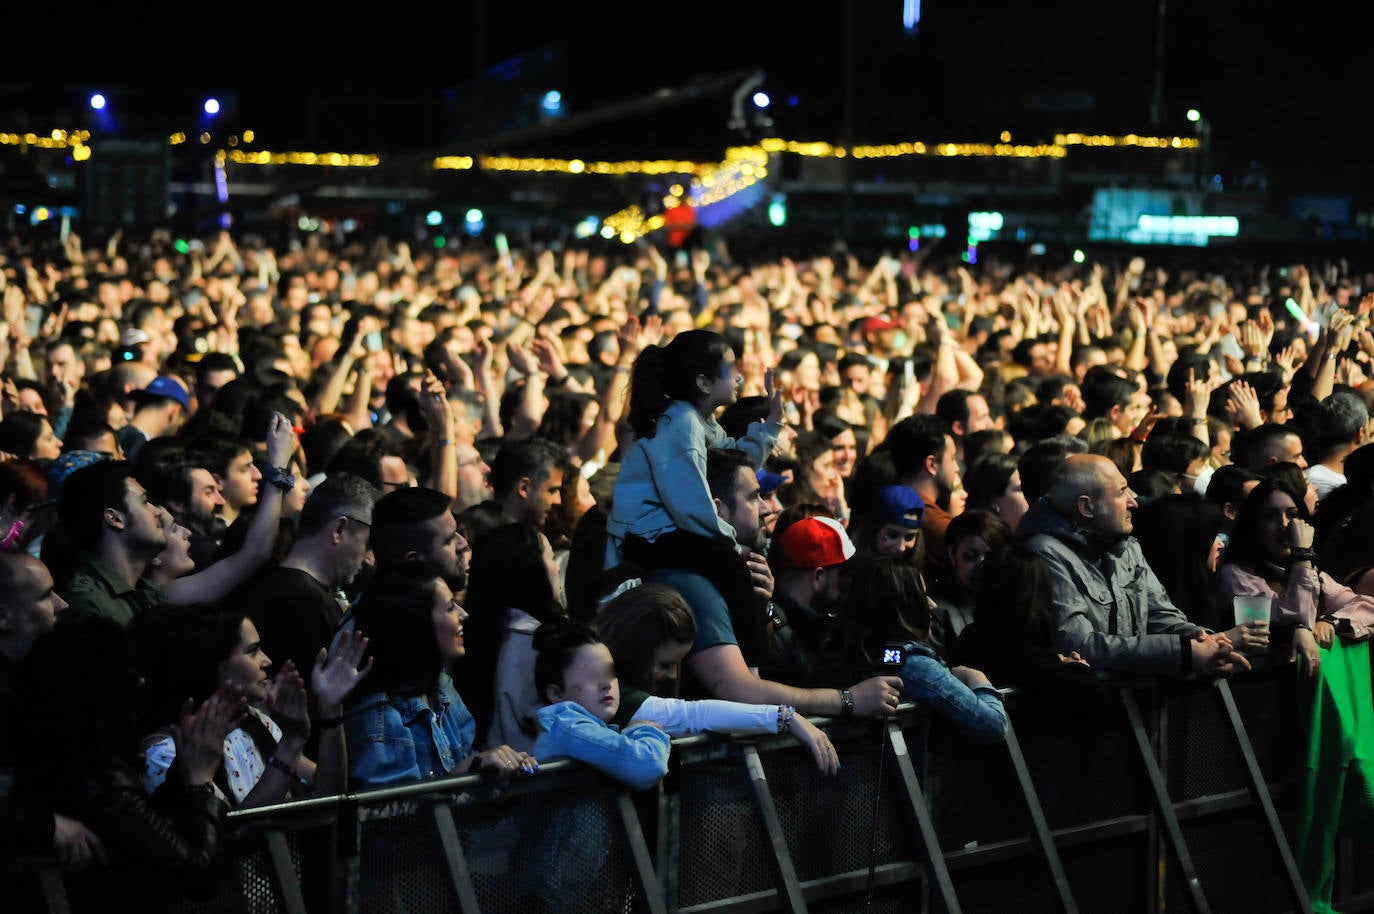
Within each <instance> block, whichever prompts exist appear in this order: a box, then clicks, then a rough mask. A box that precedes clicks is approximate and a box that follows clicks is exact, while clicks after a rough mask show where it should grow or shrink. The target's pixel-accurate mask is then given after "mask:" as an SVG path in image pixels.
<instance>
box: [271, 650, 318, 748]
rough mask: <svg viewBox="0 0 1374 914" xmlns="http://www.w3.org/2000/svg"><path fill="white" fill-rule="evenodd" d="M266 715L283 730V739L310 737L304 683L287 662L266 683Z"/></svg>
mask: <svg viewBox="0 0 1374 914" xmlns="http://www.w3.org/2000/svg"><path fill="white" fill-rule="evenodd" d="M267 712H268V714H270V715H271V716H272V719H273V720H275V721H276V722H277V725H278V726H280V727H281V729H282V736H283V739H285V738H287V737H294V738H296V739H299V740H302V741H303V740H304V739H305V738H306V737H307V736H309V735H310V699H309V697H308V696H307V695H306V693H305V680H304V679H303V678H302V677H301V674H300V673H299V672H298V671H297V670H296V664H295V663H293V662H292V661H290V660H288V661H286V663H284V664H282V667H281V669H280V670H278V671H277V675H276V676H274V677H273V678H272V681H271V682H269V683H268V684H267Z"/></svg>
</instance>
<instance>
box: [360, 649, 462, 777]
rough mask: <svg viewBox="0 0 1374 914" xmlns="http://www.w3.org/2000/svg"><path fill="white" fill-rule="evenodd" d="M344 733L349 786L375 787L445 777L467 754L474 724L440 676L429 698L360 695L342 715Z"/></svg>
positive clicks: (444, 677) (446, 678) (450, 682)
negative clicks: (437, 684) (437, 685)
mask: <svg viewBox="0 0 1374 914" xmlns="http://www.w3.org/2000/svg"><path fill="white" fill-rule="evenodd" d="M344 733H345V736H346V737H347V740H348V767H349V776H350V778H351V779H352V782H353V784H354V785H355V786H360V787H380V786H382V785H384V784H399V783H405V782H406V781H419V780H422V779H424V778H434V777H442V776H443V775H445V774H448V773H449V772H450V771H452V770H453V769H454V767H456V766H457V765H458V763H460V762H461V761H463V759H465V758H467V757H468V756H469V755H470V754H471V753H472V741H473V740H474V739H475V738H476V735H477V722H476V721H475V720H473V718H472V714H470V713H469V712H468V709H467V705H465V704H463V699H461V698H459V697H458V692H457V691H456V690H455V689H454V688H453V680H452V679H450V678H449V676H448V674H447V673H440V674H439V687H438V689H437V690H436V694H434V695H431V696H429V697H428V698H426V697H425V696H422V695H389V694H386V693H383V692H373V693H372V694H370V695H364V696H363V697H362V698H360V699H359V700H358V701H357V703H356V704H352V705H350V706H349V707H348V709H347V710H346V711H345V712H344Z"/></svg>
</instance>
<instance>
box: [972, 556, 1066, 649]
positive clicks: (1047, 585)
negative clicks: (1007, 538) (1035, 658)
mask: <svg viewBox="0 0 1374 914" xmlns="http://www.w3.org/2000/svg"><path fill="white" fill-rule="evenodd" d="M985 562H986V564H985V565H984V566H983V573H982V582H983V583H982V585H981V586H980V587H979V588H978V593H977V594H975V595H974V599H973V623H974V625H976V626H977V627H978V633H979V635H980V636H981V637H982V638H984V639H986V640H987V641H989V642H994V643H996V644H999V645H1006V646H1012V645H1018V644H1034V645H1037V646H1040V647H1053V646H1054V645H1055V636H1056V634H1057V631H1058V625H1057V624H1056V622H1055V615H1054V579H1053V577H1052V576H1051V574H1050V569H1049V566H1048V565H1046V564H1045V560H1044V559H1043V558H1041V556H1040V554H1039V553H1037V552H1035V551H1034V550H1033V549H1030V548H1029V547H1027V546H1024V545H1021V544H1015V545H1009V546H1007V547H1006V548H1004V549H994V550H993V551H992V553H991V554H990V555H988V557H987V559H986V560H985Z"/></svg>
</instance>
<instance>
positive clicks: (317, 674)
mask: <svg viewBox="0 0 1374 914" xmlns="http://www.w3.org/2000/svg"><path fill="white" fill-rule="evenodd" d="M366 655H367V638H366V637H365V636H364V635H363V633H362V632H359V631H354V632H353V633H352V634H351V635H343V636H341V637H340V638H339V639H338V640H337V641H336V642H335V643H334V649H333V651H332V652H331V651H327V650H325V649H324V648H320V652H319V654H318V655H317V656H316V657H315V668H314V669H313V670H311V671H310V690H311V691H312V692H313V693H314V694H315V706H316V707H317V708H318V709H319V712H320V715H321V716H323V717H338V716H339V713H340V711H341V710H342V708H343V703H344V699H346V698H348V696H349V695H351V694H352V693H353V690H354V689H355V688H357V686H358V683H360V682H362V681H363V680H364V679H365V678H366V677H367V674H368V673H370V672H372V660H373V658H371V657H368V658H367V663H366V664H364V665H363V666H362V667H361V668H359V666H358V664H359V663H362V659H363V657H365V656H366Z"/></svg>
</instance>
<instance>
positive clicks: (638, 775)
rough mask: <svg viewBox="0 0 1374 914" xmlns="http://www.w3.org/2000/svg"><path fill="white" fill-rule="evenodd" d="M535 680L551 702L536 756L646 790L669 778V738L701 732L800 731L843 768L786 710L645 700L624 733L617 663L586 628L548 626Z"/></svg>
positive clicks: (829, 764) (825, 765) (825, 764)
mask: <svg viewBox="0 0 1374 914" xmlns="http://www.w3.org/2000/svg"><path fill="white" fill-rule="evenodd" d="M534 640H535V649H536V650H537V651H538V652H539V657H538V659H537V660H536V661H535V666H534V676H535V683H536V685H537V686H538V688H539V692H540V694H541V695H543V696H544V698H545V700H546V701H548V702H549V704H548V705H547V706H545V707H544V708H542V709H540V711H539V723H540V726H541V727H542V728H543V730H544V732H543V733H542V734H541V735H540V737H539V740H538V742H536V743H535V754H536V755H538V756H540V757H542V758H544V759H546V760H547V759H549V758H553V757H556V756H564V757H567V758H572V759H576V760H577V761H580V762H583V763H585V764H588V765H591V766H592V767H593V768H596V769H597V770H598V771H600V772H602V773H603V774H606V775H609V776H610V777H613V778H615V779H616V780H618V781H620V782H622V783H624V784H626V785H628V786H630V787H633V788H635V789H637V790H644V789H647V788H649V787H652V786H653V785H654V784H656V783H658V781H659V780H660V779H661V778H662V777H663V776H664V775H665V774H667V772H668V752H669V749H670V748H671V743H670V742H669V739H670V734H672V735H683V734H686V733H696V732H699V731H701V730H708V729H710V730H728V731H731V732H736V733H783V732H791V731H792V730H793V728H795V732H796V733H797V734H798V738H799V739H800V740H801V741H802V742H803V743H804V744H806V745H808V746H809V747H810V748H811V749H812V753H813V754H814V755H815V756H816V759H817V763H818V764H819V765H820V767H821V769H822V770H823V771H826V772H834V771H835V770H836V769H837V768H839V759H838V757H837V756H836V755H835V749H834V747H833V746H832V745H831V744H830V740H829V739H827V738H826V736H825V734H823V733H821V732H820V731H819V730H818V729H816V727H815V725H813V724H812V723H811V722H810V721H808V720H806V719H805V718H803V717H801V716H800V715H797V714H796V713H795V712H794V711H793V710H792V709H791V708H790V707H787V706H786V705H746V704H741V703H739V702H728V701H682V700H680V699H676V698H653V697H650V698H646V699H645V700H644V702H643V703H642V704H641V705H640V707H639V710H638V711H637V712H636V717H635V719H634V720H631V721H630V722H629V723H628V724H627V725H626V726H625V728H624V729H623V730H621V729H620V728H618V727H616V726H615V725H613V724H612V723H611V721H612V720H613V719H614V718H615V716H616V711H617V710H618V709H619V707H620V683H619V680H618V679H617V678H616V674H615V661H614V660H613V659H612V658H611V652H610V650H609V649H608V648H607V647H606V645H605V644H603V643H602V642H601V639H600V636H599V635H598V634H597V632H596V629H594V628H592V627H591V626H588V625H584V624H580V623H560V622H553V623H545V624H544V625H541V626H540V627H539V631H537V632H536V633H535V639H534Z"/></svg>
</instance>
